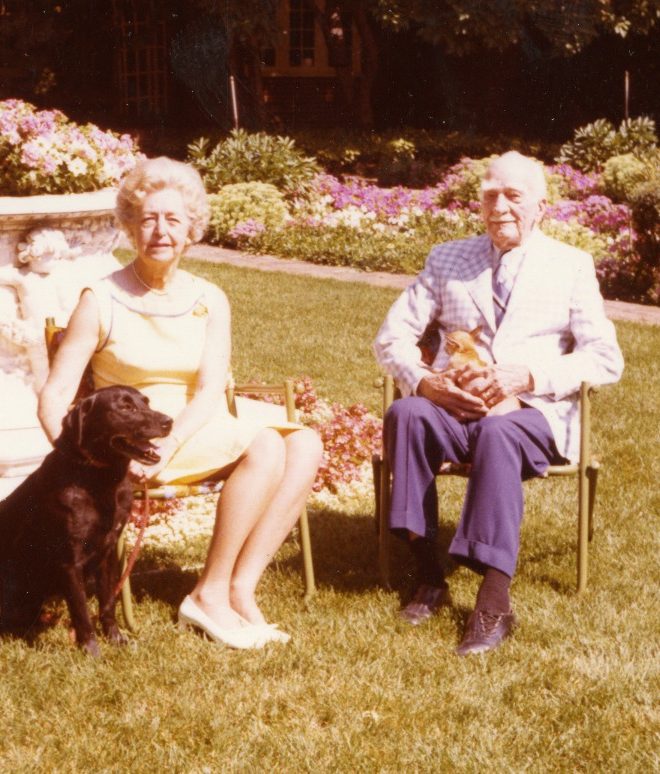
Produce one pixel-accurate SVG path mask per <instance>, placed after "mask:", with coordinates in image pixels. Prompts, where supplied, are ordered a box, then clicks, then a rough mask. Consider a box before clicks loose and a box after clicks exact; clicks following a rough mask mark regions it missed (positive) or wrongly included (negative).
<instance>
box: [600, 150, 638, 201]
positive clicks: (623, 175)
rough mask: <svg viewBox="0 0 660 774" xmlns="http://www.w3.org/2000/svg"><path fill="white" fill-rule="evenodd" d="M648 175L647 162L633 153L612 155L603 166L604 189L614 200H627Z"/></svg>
mask: <svg viewBox="0 0 660 774" xmlns="http://www.w3.org/2000/svg"><path fill="white" fill-rule="evenodd" d="M647 177H648V166H647V164H646V163H644V161H641V160H640V159H638V158H636V157H635V156H633V154H632V153H624V154H623V155H621V156H612V158H610V159H608V160H607V161H606V162H605V166H604V167H603V176H602V181H603V190H604V192H605V194H606V195H607V196H609V197H610V199H612V200H613V201H615V202H627V201H629V200H630V198H631V196H632V193H633V191H634V189H635V188H636V187H637V186H638V185H639V184H640V183H642V182H644V180H645V179H646V178H647Z"/></svg>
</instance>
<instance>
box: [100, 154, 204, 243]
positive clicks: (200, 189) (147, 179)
mask: <svg viewBox="0 0 660 774" xmlns="http://www.w3.org/2000/svg"><path fill="white" fill-rule="evenodd" d="M163 188H173V189H174V190H176V191H179V193H180V194H181V198H182V199H183V204H184V206H185V208H186V213H187V214H188V217H189V218H190V233H189V235H188V236H189V238H190V240H191V241H192V242H199V240H200V239H201V238H202V237H203V236H204V232H205V231H206V227H207V225H208V222H209V205H208V201H207V199H206V190H205V189H204V183H203V182H202V178H201V177H200V176H199V172H198V171H197V170H196V169H195V168H194V167H191V166H190V165H189V164H184V163H183V162H182V161H174V159H169V158H167V157H166V156H159V157H158V158H155V159H143V160H142V161H139V162H138V163H137V164H136V166H135V167H134V168H133V169H132V170H131V171H130V172H129V173H128V175H126V177H125V178H124V179H123V181H122V183H121V185H120V186H119V192H118V193H117V207H116V210H115V213H116V215H117V219H118V220H119V223H120V224H121V227H122V228H123V229H124V231H125V232H126V233H127V234H128V236H129V237H131V238H132V237H133V226H134V225H135V223H136V221H137V220H138V219H139V217H140V211H141V208H142V202H143V201H144V199H145V197H146V196H147V195H148V194H150V193H153V192H154V191H160V190H162V189H163Z"/></svg>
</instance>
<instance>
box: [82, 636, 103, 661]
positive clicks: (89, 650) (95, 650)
mask: <svg viewBox="0 0 660 774" xmlns="http://www.w3.org/2000/svg"><path fill="white" fill-rule="evenodd" d="M80 647H81V649H82V650H83V652H84V653H85V654H86V655H88V656H91V657H92V658H100V656H101V648H99V644H98V642H97V641H96V637H92V638H91V639H89V640H87V642H83V643H82V644H81V646H80Z"/></svg>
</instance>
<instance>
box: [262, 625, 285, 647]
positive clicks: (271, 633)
mask: <svg viewBox="0 0 660 774" xmlns="http://www.w3.org/2000/svg"><path fill="white" fill-rule="evenodd" d="M258 628H259V629H261V631H262V632H263V633H264V638H265V639H266V641H267V642H281V643H287V642H289V640H290V639H291V635H290V634H287V633H286V632H283V631H282V630H281V629H278V628H277V624H269V623H262V624H258Z"/></svg>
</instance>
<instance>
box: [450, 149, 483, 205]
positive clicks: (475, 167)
mask: <svg viewBox="0 0 660 774" xmlns="http://www.w3.org/2000/svg"><path fill="white" fill-rule="evenodd" d="M494 158H495V156H487V157H486V158H481V159H471V158H463V159H461V160H460V161H459V162H458V164H454V166H453V167H451V168H450V169H449V171H448V173H447V174H446V175H445V177H444V179H443V181H442V184H441V186H440V188H439V190H440V204H441V205H447V204H449V203H450V202H454V201H456V202H463V203H467V202H474V201H479V199H480V198H481V181H482V180H483V177H484V174H485V173H486V169H487V168H488V165H489V164H490V163H491V161H492V160H493V159H494Z"/></svg>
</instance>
